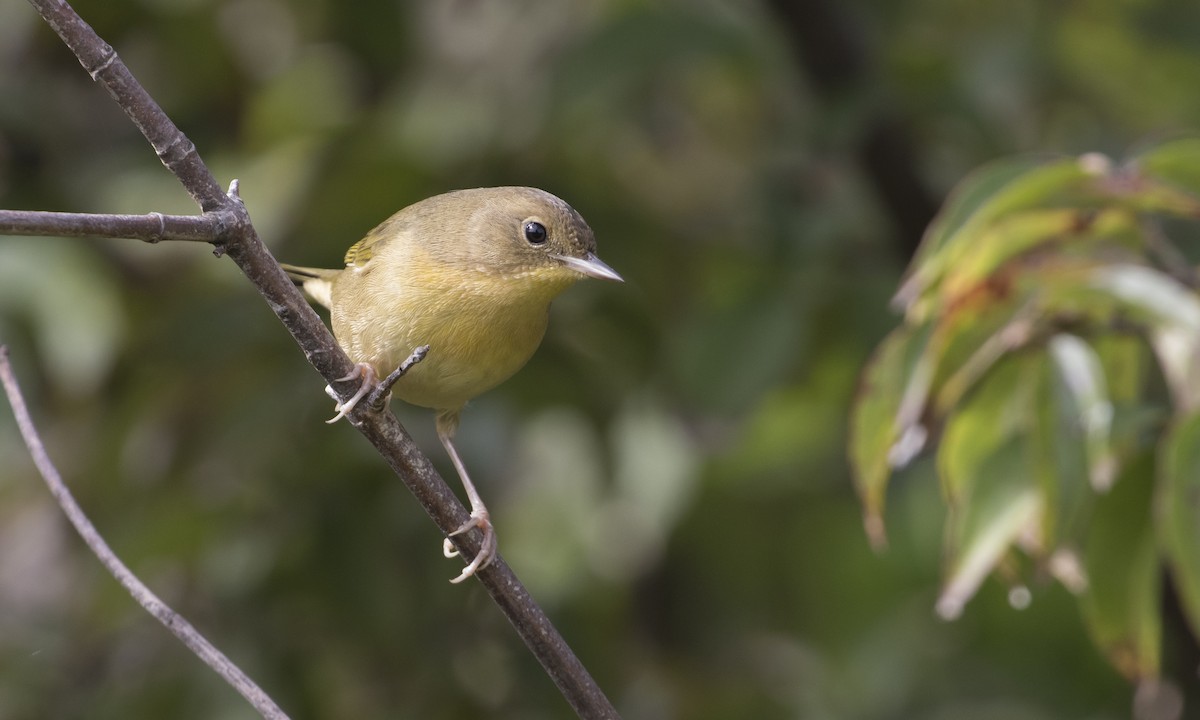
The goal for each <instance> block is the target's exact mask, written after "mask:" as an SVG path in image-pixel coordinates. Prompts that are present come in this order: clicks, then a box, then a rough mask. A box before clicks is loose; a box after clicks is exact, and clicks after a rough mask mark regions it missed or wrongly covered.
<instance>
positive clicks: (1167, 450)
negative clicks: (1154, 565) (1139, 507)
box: [1156, 413, 1200, 634]
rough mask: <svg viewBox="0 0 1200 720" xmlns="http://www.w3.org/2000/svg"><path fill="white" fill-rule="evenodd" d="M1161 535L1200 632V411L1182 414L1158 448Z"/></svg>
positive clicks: (1185, 607)
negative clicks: (1185, 415) (1186, 414)
mask: <svg viewBox="0 0 1200 720" xmlns="http://www.w3.org/2000/svg"><path fill="white" fill-rule="evenodd" d="M1158 470H1159V485H1158V497H1157V498H1156V504H1157V511H1158V518H1159V525H1158V530H1159V541H1160V542H1161V544H1162V548H1163V553H1164V555H1165V556H1166V561H1167V566H1168V567H1169V568H1170V570H1171V575H1172V577H1173V579H1174V581H1175V587H1176V588H1177V589H1178V591H1179V598H1180V601H1181V602H1182V604H1183V611H1184V615H1185V616H1186V617H1187V618H1188V622H1189V623H1190V624H1191V627H1192V632H1193V633H1194V634H1200V413H1198V414H1193V415H1190V416H1187V417H1183V418H1180V419H1179V420H1178V421H1177V422H1176V423H1175V424H1174V425H1173V426H1172V428H1171V429H1170V431H1169V432H1168V433H1167V436H1166V438H1165V439H1164V440H1163V442H1162V444H1161V446H1160V450H1159V467H1158Z"/></svg>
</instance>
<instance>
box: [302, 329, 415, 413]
mask: <svg viewBox="0 0 1200 720" xmlns="http://www.w3.org/2000/svg"><path fill="white" fill-rule="evenodd" d="M428 352H429V346H428V345H422V346H421V347H419V348H417V349H416V350H413V351H412V354H411V355H409V356H408V358H406V359H405V361H404V362H402V363H400V366H399V367H397V368H396V369H395V370H393V371H392V372H390V373H388V376H387V377H385V378H384V379H383V380H382V381H377V380H378V377H377V376H376V374H375V368H374V367H373V366H371V365H369V364H367V363H357V364H355V366H354V371H353V372H351V373H350V374H349V375H347V376H346V377H342V378H338V379H337V381H338V382H346V381H348V380H353V379H355V378H362V383H361V384H360V385H359V386H358V390H357V391H355V393H354V395H352V396H351V397H350V399H349V400H347V401H346V402H341V401H340V399H339V398H338V394H337V393H336V392H334V391H333V388H332V387H330V386H329V385H326V386H325V394H326V395H328V396H329V397H331V398H333V400H334V402H336V403H337V405H334V406H333V409H334V411H335V412H336V413H337V414H336V415H334V416H333V417H332V418H330V419H328V420H326V421H325V422H326V423H328V424H333V423H335V422H337V421H338V420H341V419H342V418H344V417H346V416H347V415H348V414H350V411H351V410H353V409H354V408H355V407H357V406H358V403H359V402H361V401H362V399H363V398H366V399H367V405H368V407H371V408H373V409H375V410H382V409H383V408H384V406H385V405H387V400H388V397H389V396H390V395H391V393H392V386H393V385H395V384H396V381H397V380H399V379H400V378H402V377H404V374H405V373H407V372H408V371H409V370H411V369H412V366H413V365H416V364H417V363H419V362H421V361H422V360H424V359H425V355H426V354H427V353H428Z"/></svg>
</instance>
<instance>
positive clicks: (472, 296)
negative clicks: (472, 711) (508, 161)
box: [283, 187, 623, 583]
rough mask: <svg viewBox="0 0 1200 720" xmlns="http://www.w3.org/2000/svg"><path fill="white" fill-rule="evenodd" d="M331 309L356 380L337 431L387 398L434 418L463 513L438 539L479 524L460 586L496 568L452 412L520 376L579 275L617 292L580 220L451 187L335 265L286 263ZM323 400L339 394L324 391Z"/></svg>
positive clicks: (542, 205) (547, 206) (528, 200)
mask: <svg viewBox="0 0 1200 720" xmlns="http://www.w3.org/2000/svg"><path fill="white" fill-rule="evenodd" d="M283 268H284V270H285V271H286V272H287V273H288V275H289V276H290V277H291V278H292V280H293V281H294V282H296V283H297V284H298V285H300V286H301V287H302V288H303V290H304V292H305V293H306V294H307V295H308V297H309V298H310V299H312V300H313V301H314V302H315V303H317V304H318V305H321V306H324V307H325V308H327V309H328V310H329V317H330V325H331V326H332V329H333V334H334V338H335V339H336V340H337V342H338V344H339V345H340V346H341V348H342V349H343V350H344V351H345V352H346V354H347V355H348V356H349V357H350V359H351V360H352V361H353V362H354V363H355V371H354V372H353V373H352V374H351V375H350V376H347V377H346V378H342V380H351V379H355V378H360V379H361V384H360V387H359V390H358V392H356V393H355V394H354V395H353V396H352V397H351V398H350V399H349V400H347V401H346V402H338V404H337V405H336V406H335V408H334V409H335V411H336V413H337V414H336V415H335V416H334V417H333V418H332V419H331V420H330V421H329V422H336V421H337V420H339V419H341V418H342V417H345V416H346V414H347V413H349V412H351V411H352V410H353V409H354V407H355V406H356V405H357V404H358V403H359V402H360V401H361V400H362V399H363V398H366V397H370V399H371V401H372V402H373V403H374V404H377V405H382V404H386V402H387V401H388V400H389V399H390V396H389V395H388V393H389V392H390V394H391V396H395V397H398V398H400V399H401V400H403V401H404V402H407V403H409V404H412V405H417V406H420V407H425V408H430V409H432V410H433V411H434V412H435V427H436V429H437V435H438V439H439V440H440V441H441V444H442V446H443V447H444V448H445V451H446V454H447V455H448V456H449V458H450V461H451V463H452V464H453V465H454V469H455V470H456V471H457V473H458V476H459V479H460V480H461V481H462V485H463V489H464V491H465V492H466V494H467V499H468V501H469V503H470V518H469V519H468V520H467V521H466V522H464V523H463V524H462V525H461V526H460V527H458V528H457V529H456V530H454V531H453V532H451V533H450V534H449V535H448V536H447V537H446V539H445V540H444V541H443V552H444V554H445V555H446V557H454V556H456V555H457V554H458V553H457V550H456V549H455V548H454V546H453V544H452V543H451V541H450V538H451V537H454V536H455V535H459V534H462V533H465V532H467V531H469V530H471V529H472V528H475V527H478V528H480V530H482V531H483V541H482V543H481V544H480V550H479V552H478V553H477V554H476V556H475V557H474V558H473V559H472V560H471V561H470V563H468V564H467V565H466V567H465V568H464V569H463V571H462V573H461V574H459V575H458V577H456V578H454V579H453V580H451V582H453V583H459V582H462V581H464V580H466V579H467V578H469V577H472V576H474V575H475V574H476V573H477V572H479V571H480V570H482V569H484V568H486V567H487V566H488V565H489V564H491V562H492V561H493V560H494V559H495V557H496V553H497V546H498V543H497V540H496V533H495V529H494V528H493V526H492V522H491V519H490V516H489V513H488V510H487V507H486V505H485V504H484V503H483V500H482V499H481V498H480V496H479V493H478V491H477V490H476V488H475V485H474V483H472V482H471V478H470V475H469V474H468V473H467V470H466V467H465V466H464V464H463V462H462V459H461V458H460V457H459V455H458V451H457V450H455V447H454V435H455V431H456V430H457V429H458V424H459V416H460V413H461V412H462V409H463V407H464V406H465V405H466V404H467V402H468V401H470V400H471V399H472V398H474V397H476V396H478V395H480V394H482V393H484V392H486V391H488V390H490V389H492V388H494V387H495V386H496V385H499V384H500V383H502V382H504V381H505V380H507V379H508V378H509V377H511V376H512V375H513V374H515V373H516V372H517V371H518V370H520V369H521V368H522V367H523V366H524V365H525V363H526V362H527V361H528V360H529V358H530V357H531V356H532V355H533V353H534V351H535V350H537V348H538V346H539V345H540V344H541V341H542V337H543V336H544V334H545V331H546V325H547V321H548V319H549V311H550V303H551V301H552V300H553V299H554V298H555V297H557V296H558V295H559V294H560V293H562V292H563V291H564V290H566V289H567V288H568V287H570V286H571V285H573V284H575V283H576V282H577V281H579V280H582V279H584V278H596V279H600V280H608V281H613V282H623V279H622V277H621V276H620V275H619V274H617V272H616V271H615V270H613V269H612V268H611V267H609V266H608V265H607V264H606V263H604V262H603V261H602V260H600V258H599V257H597V255H596V238H595V236H594V234H593V233H592V230H591V228H590V227H589V226H588V224H587V222H586V221H584V219H583V217H582V216H581V215H580V214H579V213H578V212H577V211H576V210H575V209H574V208H573V207H571V206H570V205H568V204H567V203H566V202H565V201H563V200H561V199H560V198H558V197H556V196H555V195H552V194H550V193H548V192H546V191H544V190H539V189H537V188H531V187H490V188H472V189H466V190H456V191H453V192H447V193H444V194H440V195H435V196H433V197H430V198H427V199H425V200H421V201H419V202H417V203H414V204H412V205H409V206H408V207H405V208H404V209H402V210H400V211H399V212H397V213H395V214H394V215H392V216H391V217H389V218H388V219H387V220H385V221H384V222H382V223H381V224H379V225H378V226H377V227H375V228H374V229H373V230H371V231H370V232H369V233H367V235H366V237H364V238H363V239H362V240H360V241H358V242H357V243H355V244H354V245H352V246H351V247H350V249H349V250H348V251H347V252H346V256H345V267H344V268H341V269H320V268H309V267H300V266H296V265H283ZM326 392H327V393H329V395H330V396H331V397H333V398H334V400H335V401H336V400H338V397H337V395H336V394H335V393H334V392H333V391H332V389H331V388H329V387H327V388H326Z"/></svg>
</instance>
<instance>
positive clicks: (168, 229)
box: [0, 210, 222, 243]
mask: <svg viewBox="0 0 1200 720" xmlns="http://www.w3.org/2000/svg"><path fill="white" fill-rule="evenodd" d="M221 232H222V230H221V229H220V226H219V222H218V220H217V216H215V215H163V214H162V213H149V214H147V215H96V214H91V213H60V212H40V211H36V210H0V235H51V236H55V237H105V238H131V239H133V240H144V241H145V242H148V243H156V242H159V241H162V240H183V241H188V242H212V241H213V238H215V237H218V236H220V234H221Z"/></svg>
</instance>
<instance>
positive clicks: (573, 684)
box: [0, 0, 619, 719]
mask: <svg viewBox="0 0 1200 720" xmlns="http://www.w3.org/2000/svg"><path fill="white" fill-rule="evenodd" d="M29 2H30V4H32V5H33V6H34V7H35V8H37V10H38V12H39V13H40V14H41V15H42V17H43V18H45V20H46V22H47V23H48V24H49V25H50V26H51V27H52V28H53V29H54V31H55V32H56V33H58V35H59V37H61V38H62V40H63V42H64V43H65V44H66V45H67V47H69V48H70V49H71V51H72V52H73V53H75V56H76V57H77V58H78V59H79V61H80V63H81V64H82V65H83V67H84V69H86V70H87V71H88V73H89V74H90V75H91V76H92V77H93V79H95V80H96V81H97V82H99V83H100V84H101V85H103V86H104V88H105V89H106V90H107V91H108V93H109V94H110V95H111V96H112V97H113V99H114V100H116V102H117V104H118V105H120V106H121V108H122V109H123V110H124V111H125V113H126V114H127V115H128V116H129V117H130V119H131V120H132V121H133V122H134V124H135V125H136V126H137V127H138V129H139V130H140V131H141V132H142V134H143V135H144V136H145V137H146V140H147V141H148V142H149V143H150V145H151V146H152V147H153V148H154V150H155V152H156V153H157V154H158V157H159V159H160V160H161V161H162V163H163V165H165V166H166V167H167V169H168V170H170V171H171V173H172V174H174V175H175V177H176V178H177V179H178V180H179V182H180V183H181V184H182V185H183V186H184V188H185V189H186V190H187V191H188V193H189V194H190V195H191V196H192V197H193V198H194V199H195V200H196V202H197V204H198V205H199V206H200V208H201V210H203V211H204V215H203V216H201V217H206V218H208V219H209V222H211V223H212V228H213V235H212V237H211V238H209V241H210V242H211V243H212V244H213V245H214V247H215V249H216V253H217V255H222V254H228V255H229V257H230V259H232V260H233V262H234V263H236V264H237V266H238V267H239V268H240V269H241V270H242V272H243V273H244V274H245V275H246V277H247V278H248V279H249V280H250V281H251V282H252V283H253V284H254V286H255V287H256V288H257V289H258V291H259V293H260V294H261V295H262V296H263V299H265V300H266V302H267V304H268V305H269V306H270V307H271V310H272V311H273V312H274V313H275V315H276V316H277V317H278V318H279V320H280V322H282V323H283V325H284V327H285V328H287V330H288V332H289V333H290V334H291V335H292V338H293V339H294V340H295V341H296V343H297V344H298V345H299V346H300V349H301V350H302V351H303V352H304V355H305V357H306V358H307V359H308V361H309V363H310V364H311V365H312V366H313V368H315V369H316V370H317V372H318V373H320V374H321V376H322V377H324V378H325V380H326V382H328V383H329V384H330V386H331V387H333V388H334V389H335V390H336V391H337V392H338V394H339V395H340V396H341V398H342V399H343V400H344V399H346V398H348V397H349V396H350V395H351V394H352V393H353V391H354V389H356V387H355V385H356V383H354V382H353V381H348V382H347V381H341V382H339V380H338V379H339V378H343V377H347V376H348V375H350V371H351V369H352V367H353V364H352V363H351V362H350V359H349V358H348V357H347V356H346V354H345V353H344V352H343V351H342V349H341V348H340V347H339V346H338V344H337V342H336V341H335V340H334V338H333V336H332V335H331V334H330V332H329V330H328V329H327V328H326V327H325V325H324V323H322V322H321V320H320V318H319V317H318V316H317V314H316V312H314V311H313V309H312V308H311V307H310V306H309V305H308V303H307V302H306V301H305V300H304V298H303V297H302V296H301V295H300V292H299V290H297V288H296V287H295V286H294V285H293V284H292V282H291V281H290V280H289V279H288V278H287V276H286V275H285V274H284V272H283V270H282V269H281V268H280V267H279V263H278V262H276V261H275V258H273V257H272V256H271V254H270V252H269V251H268V250H267V248H266V247H265V246H264V245H263V243H262V241H261V240H260V239H259V237H258V234H257V232H256V231H255V230H254V226H253V225H252V223H251V222H250V217H249V214H248V213H247V211H246V208H245V206H244V205H243V204H242V201H241V199H240V197H239V196H238V192H237V181H236V180H235V181H234V182H233V183H232V184H231V186H230V191H229V193H224V192H222V191H221V187H220V185H219V183H218V182H217V180H216V179H215V178H214V177H213V175H212V173H211V172H210V171H209V169H208V167H207V166H206V165H205V164H204V162H203V160H202V159H201V158H200V155H199V153H198V152H197V151H196V148H195V146H194V145H193V144H192V142H191V141H190V140H188V138H187V137H186V136H185V135H184V134H183V133H182V132H181V131H180V130H179V128H177V127H176V126H175V124H174V123H173V122H172V121H171V120H170V118H169V117H167V115H166V113H164V112H163V110H162V109H161V108H160V107H159V106H158V104H157V103H155V101H154V100H153V98H151V97H150V95H149V93H147V92H146V91H145V89H144V88H142V86H141V85H140V84H139V83H138V82H137V80H136V79H135V78H134V77H133V74H132V73H131V72H130V71H129V69H128V68H127V67H126V66H125V64H124V62H122V61H121V59H120V58H119V57H118V56H117V53H116V52H115V51H114V50H113V48H112V47H111V46H110V45H108V44H107V43H106V42H104V41H103V40H102V39H101V38H100V37H99V36H98V35H97V34H96V33H95V31H94V30H92V28H91V27H90V26H88V25H87V23H85V22H84V21H83V20H82V19H81V18H80V17H79V16H78V15H77V14H76V13H75V11H74V10H73V9H72V8H71V6H70V5H69V4H67V3H66V2H64V1H63V0H29ZM99 217H104V216H99ZM108 217H121V216H108ZM147 217H151V218H155V219H157V218H165V217H166V216H153V215H152V216H147ZM43 219H45V220H47V221H48V222H51V223H52V222H53V220H52V218H43ZM9 222H13V220H12V219H11V218H10V220H9ZM82 222H84V223H85V224H86V223H92V224H93V226H94V227H97V228H100V227H102V226H104V223H103V222H101V221H99V220H83V221H82ZM128 222H130V227H131V229H133V226H135V225H137V223H138V222H142V223H146V222H150V224H151V225H152V224H153V221H147V220H142V221H128ZM185 224H186V223H185ZM104 227H107V228H113V227H115V225H114V224H113V223H110V224H109V225H107V226H104ZM37 229H38V226H37V225H36V224H35V223H32V222H31V223H28V224H26V225H24V226H22V229H21V234H43V233H38V232H37ZM143 229H144V228H143ZM180 229H181V233H180V234H181V235H182V234H185V233H183V232H182V227H181V228H180ZM2 230H3V228H0V231H2ZM46 232H50V230H49V229H48V226H47V228H46ZM71 234H92V233H89V232H84V231H80V232H78V233H71ZM101 234H103V233H101ZM130 235H132V236H133V237H136V238H140V239H147V238H146V237H145V236H144V235H141V234H138V233H130ZM157 239H199V238H184V237H168V236H167V234H166V233H163V234H161V236H158V237H157ZM434 352H436V348H435V349H434ZM348 419H349V420H350V422H351V424H353V425H354V427H355V428H357V429H358V430H359V432H361V433H362V435H363V436H364V437H366V438H367V440H368V441H369V442H370V443H371V444H372V445H373V446H375V448H376V450H377V451H378V452H379V453H380V455H381V456H382V457H383V459H384V460H385V461H386V462H387V464H388V465H389V466H390V467H391V468H392V469H393V470H394V471H395V472H396V474H397V475H398V476H399V477H400V479H401V481H403V482H404V484H405V486H407V487H408V489H409V490H410V491H411V492H412V494H413V495H414V496H415V497H416V499H417V501H418V502H419V503H420V504H421V506H422V507H423V508H424V509H425V512H426V513H427V514H428V515H429V516H430V518H432V519H433V521H434V522H435V523H436V524H437V526H438V528H440V529H441V531H442V533H443V535H449V533H451V532H452V531H454V530H455V529H456V528H458V527H459V526H460V525H462V524H463V522H465V521H466V519H467V517H468V513H467V511H466V509H465V508H464V507H463V506H462V504H461V503H460V502H459V501H458V499H457V497H456V496H455V495H454V493H453V491H451V489H450V488H449V486H448V485H447V484H446V483H445V481H444V480H442V478H441V477H440V476H439V475H438V474H437V471H436V470H434V468H433V465H432V464H431V463H430V462H429V460H428V458H426V457H425V456H424V455H423V454H422V453H421V451H420V449H419V448H417V446H416V444H415V443H414V442H413V441H412V439H411V438H410V437H409V435H408V434H407V432H406V431H405V430H404V428H403V427H402V426H401V425H400V422H399V421H398V420H397V419H396V417H395V415H393V414H392V413H391V412H390V411H389V410H387V409H386V408H385V409H384V410H383V411H375V410H372V409H371V408H369V407H367V404H365V403H360V404H359V407H357V408H356V409H355V410H354V411H353V412H351V413H350V414H349V415H348ZM480 539H481V534H480V533H479V532H478V531H477V530H476V531H473V532H471V533H467V534H464V535H458V536H455V537H453V538H452V541H453V542H454V544H455V546H456V547H457V548H458V549H459V552H460V553H462V554H463V557H464V558H470V557H474V555H475V553H477V552H478V550H479V542H480ZM477 577H479V580H480V582H481V583H482V584H483V586H484V587H485V588H486V589H487V592H488V594H489V595H491V597H492V600H493V601H494V602H495V603H496V605H497V606H498V607H499V608H500V610H501V611H502V612H503V613H504V615H505V616H506V617H507V618H508V620H509V622H510V623H511V624H512V625H513V627H514V628H515V629H516V631H517V634H518V635H519V636H520V637H521V639H522V640H523V641H524V642H525V644H526V646H527V647H528V648H529V649H530V651H531V652H532V653H533V654H534V656H535V657H536V658H537V660H538V662H539V663H540V664H541V665H542V667H543V669H544V670H545V671H546V673H547V674H548V675H549V676H550V678H551V680H553V681H554V683H555V685H556V686H557V687H558V689H559V691H560V692H561V693H562V695H563V697H564V698H565V699H566V700H567V702H568V703H569V704H570V705H571V707H572V708H573V709H574V710H575V712H576V713H577V714H578V715H579V716H580V717H582V718H589V719H590V718H617V717H619V716H618V714H617V712H616V710H615V708H614V707H613V705H612V704H611V703H610V702H609V700H608V698H607V697H605V695H604V693H603V691H602V690H601V689H600V687H599V686H598V685H597V684H596V682H595V681H594V680H593V679H592V677H591V675H590V674H589V673H588V671H587V669H586V668H585V667H584V666H583V664H582V663H581V662H580V661H579V659H578V658H577V657H576V656H575V654H574V653H573V652H572V651H571V649H570V647H568V646H567V643H566V641H565V640H563V638H562V636H561V635H560V634H559V632H558V630H557V629H555V627H554V626H553V624H551V622H550V620H549V618H547V617H546V615H545V613H544V612H543V611H542V609H541V608H540V607H539V606H538V605H537V603H536V602H534V600H533V598H532V597H531V596H530V595H529V593H528V591H527V590H526V589H525V587H524V586H523V585H522V584H521V582H520V581H519V580H518V579H517V577H516V575H514V574H513V572H512V570H511V569H510V568H509V567H508V565H507V564H506V563H505V562H504V561H503V559H501V558H497V559H496V561H495V562H493V563H492V564H491V565H490V566H489V567H488V568H487V569H485V570H483V571H481V572H480V573H478V575H477Z"/></svg>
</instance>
